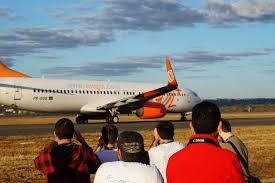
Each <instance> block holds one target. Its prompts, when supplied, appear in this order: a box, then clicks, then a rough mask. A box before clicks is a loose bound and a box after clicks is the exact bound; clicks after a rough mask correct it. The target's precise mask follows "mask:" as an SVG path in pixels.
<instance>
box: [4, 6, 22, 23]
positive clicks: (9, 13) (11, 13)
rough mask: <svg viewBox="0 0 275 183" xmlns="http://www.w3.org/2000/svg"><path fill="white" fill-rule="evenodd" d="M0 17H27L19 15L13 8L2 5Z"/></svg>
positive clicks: (17, 18)
mask: <svg viewBox="0 0 275 183" xmlns="http://www.w3.org/2000/svg"><path fill="white" fill-rule="evenodd" d="M0 19H4V20H9V21H15V20H20V19H25V17H23V16H20V15H17V14H16V13H15V11H14V10H13V9H11V8H6V7H3V6H0Z"/></svg>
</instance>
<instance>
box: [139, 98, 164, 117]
mask: <svg viewBox="0 0 275 183" xmlns="http://www.w3.org/2000/svg"><path fill="white" fill-rule="evenodd" d="M165 115H166V109H165V106H164V105H162V104H159V103H153V102H147V103H144V104H143V107H142V108H140V109H138V110H136V116H137V117H139V118H140V119H152V118H162V117H164V116H165Z"/></svg>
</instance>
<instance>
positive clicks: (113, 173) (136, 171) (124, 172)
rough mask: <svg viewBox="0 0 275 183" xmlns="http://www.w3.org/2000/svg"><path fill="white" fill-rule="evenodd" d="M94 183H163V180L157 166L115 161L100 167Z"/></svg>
mask: <svg viewBox="0 0 275 183" xmlns="http://www.w3.org/2000/svg"><path fill="white" fill-rule="evenodd" d="M94 183H163V178H162V176H161V174H160V172H159V170H158V169H157V168H156V167H155V166H150V165H146V164H142V163H136V162H124V161H114V162H108V163H104V164H102V165H101V166H100V167H99V169H98V170H97V172H96V175H95V179H94Z"/></svg>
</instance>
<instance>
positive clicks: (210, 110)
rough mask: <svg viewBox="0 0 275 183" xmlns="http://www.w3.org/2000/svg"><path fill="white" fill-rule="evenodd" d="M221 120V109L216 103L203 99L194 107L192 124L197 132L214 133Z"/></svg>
mask: <svg viewBox="0 0 275 183" xmlns="http://www.w3.org/2000/svg"><path fill="white" fill-rule="evenodd" d="M220 120H221V113H220V109H219V107H218V106H217V105H216V104H214V103H211V102H208V101H203V102H201V103H199V104H197V105H195V106H194V107H193V110H192V125H193V128H194V131H195V132H196V134H211V133H214V132H215V131H216V130H217V128H218V125H219V122H220Z"/></svg>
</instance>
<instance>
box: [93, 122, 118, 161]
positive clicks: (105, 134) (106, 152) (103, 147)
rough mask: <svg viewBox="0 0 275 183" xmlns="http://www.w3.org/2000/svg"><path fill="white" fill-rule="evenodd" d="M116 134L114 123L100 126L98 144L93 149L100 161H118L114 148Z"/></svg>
mask: <svg viewBox="0 0 275 183" xmlns="http://www.w3.org/2000/svg"><path fill="white" fill-rule="evenodd" d="M117 136H118V130H117V128H116V127H115V126H114V125H105V126H103V127H102V130H101V137H100V138H99V144H98V146H97V149H96V151H95V152H96V155H97V156H98V157H99V159H100V161H101V162H102V163H105V162H111V161H118V159H117V149H116V140H117Z"/></svg>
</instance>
